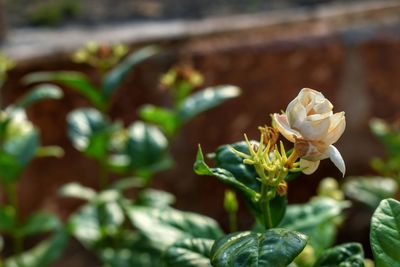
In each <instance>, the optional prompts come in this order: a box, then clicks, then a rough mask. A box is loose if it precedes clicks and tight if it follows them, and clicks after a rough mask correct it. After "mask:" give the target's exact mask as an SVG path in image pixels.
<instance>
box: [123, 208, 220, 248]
mask: <svg viewBox="0 0 400 267" xmlns="http://www.w3.org/2000/svg"><path fill="white" fill-rule="evenodd" d="M126 209H127V214H128V217H129V218H130V220H131V221H132V223H133V225H134V226H135V227H136V228H137V229H138V230H139V231H140V233H141V234H142V235H143V236H144V237H146V239H147V240H148V241H149V242H150V243H151V244H152V246H153V247H154V248H155V249H158V250H160V251H164V250H165V249H166V248H167V247H169V246H170V245H172V244H173V243H175V242H176V241H177V240H179V239H183V238H192V237H199V238H208V239H215V238H218V237H220V236H221V235H222V231H221V229H220V228H219V226H218V224H217V222H215V221H214V220H213V219H211V218H209V217H206V216H202V215H199V214H195V213H191V212H183V211H179V210H175V209H172V208H150V207H140V206H129V207H126Z"/></svg>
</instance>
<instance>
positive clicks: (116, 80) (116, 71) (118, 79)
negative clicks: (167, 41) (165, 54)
mask: <svg viewBox="0 0 400 267" xmlns="http://www.w3.org/2000/svg"><path fill="white" fill-rule="evenodd" d="M158 52H159V49H158V48H157V47H155V46H147V47H144V48H142V49H140V50H137V51H135V52H133V53H132V54H130V55H129V56H128V57H126V58H125V59H124V60H123V61H122V62H121V63H119V64H118V65H117V66H116V67H115V68H113V69H112V70H111V71H110V72H109V73H107V74H106V76H105V77H104V80H103V84H102V87H103V88H102V94H103V96H104V98H105V99H107V98H108V97H110V96H111V94H112V93H113V92H114V91H115V89H116V88H117V87H118V86H119V85H120V84H121V83H122V80H123V79H124V78H125V77H126V76H127V75H128V74H129V72H130V71H131V70H132V68H133V67H134V66H136V65H137V64H139V63H141V62H142V61H144V60H146V59H148V58H149V57H151V56H154V55H155V54H157V53H158Z"/></svg>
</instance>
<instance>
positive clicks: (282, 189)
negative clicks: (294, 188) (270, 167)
mask: <svg viewBox="0 0 400 267" xmlns="http://www.w3.org/2000/svg"><path fill="white" fill-rule="evenodd" d="M287 190H288V184H287V183H286V181H284V180H283V181H281V182H280V183H279V184H278V186H277V187H276V192H277V193H278V195H280V196H281V197H283V196H286V194H287Z"/></svg>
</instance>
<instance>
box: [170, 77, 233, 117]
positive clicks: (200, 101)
mask: <svg viewBox="0 0 400 267" xmlns="http://www.w3.org/2000/svg"><path fill="white" fill-rule="evenodd" d="M239 94H240V89H239V88H238V87H236V86H232V85H221V86H216V87H210V88H206V89H204V90H201V91H199V92H197V93H194V94H192V95H191V96H189V97H187V98H186V99H185V101H183V103H182V105H181V106H180V107H179V108H178V110H177V111H178V113H177V116H178V118H179V121H180V122H181V123H184V122H187V121H189V120H190V119H192V118H194V117H195V116H196V115H198V114H200V113H202V112H204V111H206V110H209V109H211V108H214V107H216V106H218V105H220V104H221V103H223V102H224V101H226V100H228V99H231V98H235V97H237V96H238V95H239Z"/></svg>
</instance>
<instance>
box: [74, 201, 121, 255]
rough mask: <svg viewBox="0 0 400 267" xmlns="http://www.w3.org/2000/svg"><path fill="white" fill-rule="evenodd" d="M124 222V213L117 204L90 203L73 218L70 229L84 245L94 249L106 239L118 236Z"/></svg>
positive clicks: (113, 202)
mask: <svg viewBox="0 0 400 267" xmlns="http://www.w3.org/2000/svg"><path fill="white" fill-rule="evenodd" d="M123 222H124V213H123V210H122V208H121V207H120V205H119V204H118V203H117V202H115V201H109V202H102V203H101V204H99V203H88V204H86V205H84V206H83V207H82V208H81V209H79V211H78V212H77V213H75V214H74V215H73V216H72V217H71V219H70V221H69V228H70V231H71V233H72V234H73V236H74V237H75V238H77V239H78V240H79V241H80V242H81V243H82V244H84V245H85V246H87V247H90V248H94V247H96V246H98V245H99V243H100V242H102V241H103V239H104V238H106V237H109V236H115V235H117V234H118V232H119V230H120V227H121V226H122V223H123ZM105 242H106V241H105Z"/></svg>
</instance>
